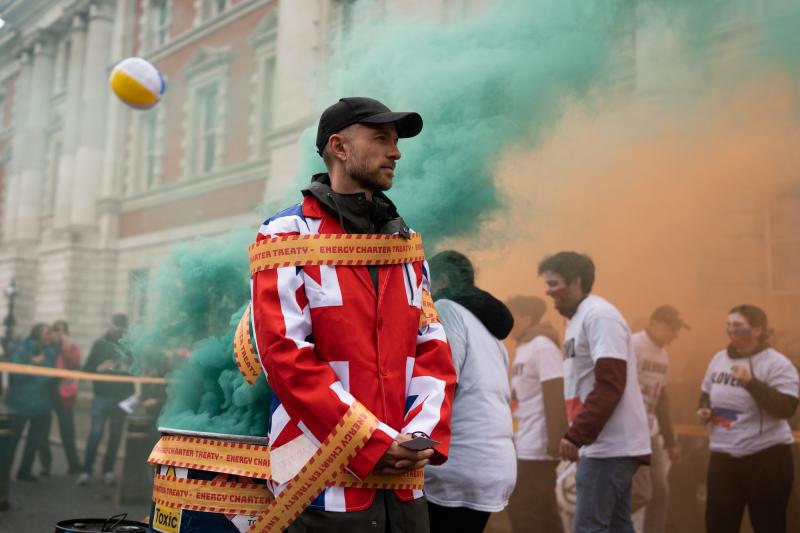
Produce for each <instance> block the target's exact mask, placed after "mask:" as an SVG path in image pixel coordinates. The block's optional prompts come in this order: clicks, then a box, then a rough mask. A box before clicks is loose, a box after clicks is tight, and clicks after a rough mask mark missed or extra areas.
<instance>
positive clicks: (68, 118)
mask: <svg viewBox="0 0 800 533" xmlns="http://www.w3.org/2000/svg"><path fill="white" fill-rule="evenodd" d="M70 41H71V43H72V44H71V47H70V54H69V57H68V58H66V60H67V61H68V62H69V72H68V74H67V79H66V86H67V99H66V102H64V135H63V139H64V140H63V141H62V144H61V159H60V160H59V164H58V181H57V182H56V195H55V208H54V215H55V216H54V220H53V227H54V228H56V229H63V228H65V227H66V226H68V225H69V217H70V207H71V205H72V184H73V177H74V174H75V152H76V150H77V148H78V136H79V135H80V130H81V121H83V120H84V119H85V117H83V116H81V99H82V91H81V88H82V87H83V60H84V55H85V53H86V20H85V18H84V16H83V15H79V14H76V15H73V17H72V27H71V29H70Z"/></svg>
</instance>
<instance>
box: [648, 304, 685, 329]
mask: <svg viewBox="0 0 800 533" xmlns="http://www.w3.org/2000/svg"><path fill="white" fill-rule="evenodd" d="M650 320H652V321H653V322H663V323H665V324H667V325H668V326H669V327H671V328H672V329H675V330H678V329H681V328H685V329H687V330H691V329H692V328H691V326H689V324H687V323H686V322H684V320H683V319H682V318H681V314H680V312H679V311H678V310H677V309H675V308H674V307H672V306H671V305H661V306H659V307H657V308H656V310H655V311H653V314H652V315H650Z"/></svg>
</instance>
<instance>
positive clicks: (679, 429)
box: [672, 424, 800, 444]
mask: <svg viewBox="0 0 800 533" xmlns="http://www.w3.org/2000/svg"><path fill="white" fill-rule="evenodd" d="M672 428H673V431H675V434H676V435H683V436H684V437H708V432H707V431H706V428H705V426H696V425H690V424H675V425H674V426H672ZM792 436H793V437H794V441H795V442H796V443H798V444H800V431H794V432H792Z"/></svg>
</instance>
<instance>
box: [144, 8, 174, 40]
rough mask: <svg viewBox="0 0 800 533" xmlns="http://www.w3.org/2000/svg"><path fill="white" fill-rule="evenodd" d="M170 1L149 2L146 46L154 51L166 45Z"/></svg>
mask: <svg viewBox="0 0 800 533" xmlns="http://www.w3.org/2000/svg"><path fill="white" fill-rule="evenodd" d="M170 11H171V10H170V0H151V2H150V12H149V14H148V19H149V20H148V44H149V48H150V49H151V50H154V49H156V48H158V47H160V46H163V45H164V44H166V43H167V40H168V39H169V26H170Z"/></svg>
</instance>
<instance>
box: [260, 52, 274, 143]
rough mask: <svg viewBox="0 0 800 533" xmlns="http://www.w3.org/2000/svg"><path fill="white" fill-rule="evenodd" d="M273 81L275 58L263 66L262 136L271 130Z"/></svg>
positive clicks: (271, 58) (269, 59) (268, 60)
mask: <svg viewBox="0 0 800 533" xmlns="http://www.w3.org/2000/svg"><path fill="white" fill-rule="evenodd" d="M274 79H275V57H274V56H273V57H270V58H268V59H267V60H266V63H265V65H264V92H263V94H262V95H261V98H262V103H261V105H262V113H261V131H262V133H263V134H266V133H268V132H269V130H271V129H272V94H273V87H274V83H275V82H274Z"/></svg>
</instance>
